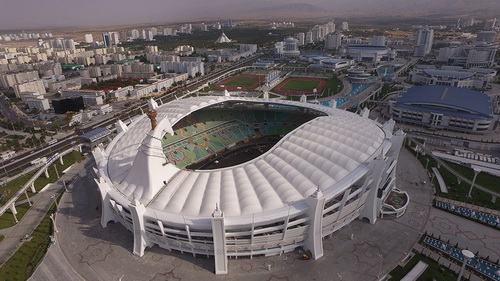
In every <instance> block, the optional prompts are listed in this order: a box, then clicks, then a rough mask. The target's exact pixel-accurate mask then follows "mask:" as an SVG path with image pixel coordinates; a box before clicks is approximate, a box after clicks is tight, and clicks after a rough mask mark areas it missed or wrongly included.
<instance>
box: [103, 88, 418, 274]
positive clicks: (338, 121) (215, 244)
mask: <svg viewBox="0 0 500 281" xmlns="http://www.w3.org/2000/svg"><path fill="white" fill-rule="evenodd" d="M150 108H151V109H153V110H154V111H149V112H150V113H148V115H149V117H150V118H149V119H148V116H146V115H142V116H141V117H139V118H137V119H136V120H134V121H133V122H132V123H131V124H129V125H128V126H127V125H125V124H123V123H122V122H121V121H118V123H117V131H118V135H117V136H116V137H115V138H114V139H113V140H112V142H111V143H110V144H109V145H108V146H107V147H106V149H104V148H102V147H98V148H97V149H96V150H94V152H93V155H94V159H95V161H96V165H97V169H96V170H95V171H96V175H97V178H96V182H97V185H98V187H99V190H100V193H101V197H102V217H101V225H102V227H106V226H107V224H108V223H109V222H111V221H114V222H120V223H121V224H122V225H124V226H125V228H127V229H128V230H130V231H131V232H132V233H133V235H134V244H133V253H134V254H135V255H138V256H142V255H143V254H144V251H145V248H146V247H152V246H153V245H158V246H160V247H162V248H165V249H168V250H177V251H181V252H184V253H185V252H187V253H192V254H193V255H204V256H214V260H215V273H216V274H225V273H227V272H228V257H253V256H259V255H266V256H267V255H278V254H281V253H283V252H290V251H293V250H294V249H296V248H297V247H303V248H304V249H306V250H308V251H310V252H311V257H312V258H313V259H318V258H321V257H322V256H323V242H322V241H323V238H325V237H326V236H329V235H331V234H332V233H333V232H335V231H337V230H339V229H341V228H342V227H344V226H346V225H347V224H349V223H350V222H352V221H353V220H355V219H358V218H359V219H367V220H368V221H369V222H370V223H375V222H376V221H377V219H378V218H379V217H381V216H384V217H385V216H394V217H398V216H400V215H402V214H403V213H404V210H405V208H406V206H407V202H408V201H409V198H408V197H407V194H406V193H405V192H402V191H399V190H398V189H397V188H396V184H395V171H396V166H397V158H398V154H399V151H400V148H401V146H402V144H403V141H404V137H405V135H404V133H403V132H402V131H400V130H399V131H397V132H394V133H393V130H394V124H395V123H394V121H392V120H390V121H387V122H386V123H385V124H379V123H377V122H376V121H373V120H370V119H369V118H368V111H366V110H365V111H363V112H362V114H361V116H360V115H357V114H354V113H351V112H347V111H343V110H339V109H335V108H330V107H325V106H321V105H316V104H308V103H300V102H293V101H278V100H269V99H267V98H264V99H253V98H239V97H231V96H228V95H226V96H219V97H208V96H206V97H196V98H189V99H183V100H177V101H173V102H171V103H168V104H164V105H161V106H158V105H156V104H155V103H154V102H153V101H150ZM238 112H240V113H241V114H239V113H238ZM304 116H305V117H304ZM152 128H153V129H152ZM286 128H288V129H286ZM285 131H286V133H284V132H285ZM244 132H246V133H244ZM266 132H267V133H266ZM253 133H254V134H257V135H264V137H266V136H265V135H266V134H269V135H271V134H274V135H277V134H280V136H279V139H278V140H277V141H276V143H275V144H274V145H273V146H272V147H270V149H269V150H268V151H265V152H262V153H261V154H259V155H258V156H257V157H256V158H253V159H251V160H248V161H246V162H243V163H240V164H236V165H233V166H228V167H224V168H216V169H209V170H202V169H188V168H186V167H188V166H182V165H181V163H182V161H186V159H188V158H190V157H194V158H197V159H201V158H203V157H211V156H213V155H217V153H219V154H221V153H223V152H224V151H227V149H228V147H232V146H234V144H225V148H222V150H219V151H218V150H217V149H218V148H221V145H220V144H219V146H217V143H219V142H220V143H222V142H224V141H229V139H230V138H232V137H234V138H235V141H239V143H243V144H246V143H251V142H252V140H251V139H252V138H253V137H255V136H254V135H252V134H253ZM238 136H239V138H238ZM245 138H246V139H245ZM249 139H250V141H249ZM217 147H218V148H217ZM222 147H223V146H222ZM204 153H205V154H204ZM207 155H208V156H207ZM221 161H222V160H221ZM212 162H213V161H212ZM215 162H217V161H215ZM394 194H395V195H397V196H398V198H401V195H403V197H404V198H406V199H405V200H403V201H405V202H406V203H404V204H401V202H399V205H398V204H392V205H391V204H390V201H391V200H390V199H389V198H390V197H391V196H392V195H394Z"/></svg>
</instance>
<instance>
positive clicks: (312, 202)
mask: <svg viewBox="0 0 500 281" xmlns="http://www.w3.org/2000/svg"><path fill="white" fill-rule="evenodd" d="M306 203H307V205H308V206H309V211H308V215H309V233H308V235H307V239H306V241H305V245H304V247H305V249H306V250H309V251H311V255H312V258H313V259H315V260H317V259H319V258H321V257H322V256H323V235H322V232H323V208H324V207H325V197H324V196H323V192H321V190H319V188H318V189H317V190H316V191H315V192H314V193H313V194H311V196H309V197H308V198H307V199H306Z"/></svg>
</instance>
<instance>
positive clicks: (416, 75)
mask: <svg viewBox="0 0 500 281" xmlns="http://www.w3.org/2000/svg"><path fill="white" fill-rule="evenodd" d="M495 75H496V71H495V70H492V69H486V70H485V71H478V70H471V69H468V70H467V69H435V68H434V69H433V68H420V67H415V68H414V69H413V70H412V71H411V72H410V74H409V75H408V80H409V81H411V82H413V83H416V84H422V85H441V86H452V87H459V88H476V89H482V88H485V87H486V85H487V84H488V82H490V81H492V79H493V78H494V77H495Z"/></svg>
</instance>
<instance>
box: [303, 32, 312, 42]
mask: <svg viewBox="0 0 500 281" xmlns="http://www.w3.org/2000/svg"><path fill="white" fill-rule="evenodd" d="M312 42H313V34H312V31H310V30H309V31H308V32H307V33H306V41H305V43H306V44H311V43H312Z"/></svg>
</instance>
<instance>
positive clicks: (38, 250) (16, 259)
mask: <svg viewBox="0 0 500 281" xmlns="http://www.w3.org/2000/svg"><path fill="white" fill-rule="evenodd" d="M55 209H56V208H55V206H54V204H52V206H51V207H50V209H49V210H48V212H47V214H46V215H45V216H44V218H43V219H42V221H41V222H40V223H39V224H38V226H37V227H36V228H35V230H34V231H33V232H32V234H31V239H30V240H29V241H26V242H24V243H23V244H22V245H21V247H20V248H19V249H18V250H17V251H16V252H15V253H14V254H13V255H12V256H11V257H10V259H9V260H8V261H6V262H5V263H4V264H3V266H2V267H1V268H0V280H10V281H17V280H19V281H24V280H27V279H28V278H29V277H30V276H31V274H33V272H34V271H35V269H36V266H37V265H38V264H39V263H40V262H41V261H42V259H43V257H44V256H45V253H46V252H47V249H48V247H49V245H50V239H49V235H52V233H53V229H52V222H51V220H50V214H52V213H54V212H55Z"/></svg>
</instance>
